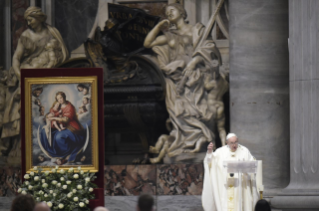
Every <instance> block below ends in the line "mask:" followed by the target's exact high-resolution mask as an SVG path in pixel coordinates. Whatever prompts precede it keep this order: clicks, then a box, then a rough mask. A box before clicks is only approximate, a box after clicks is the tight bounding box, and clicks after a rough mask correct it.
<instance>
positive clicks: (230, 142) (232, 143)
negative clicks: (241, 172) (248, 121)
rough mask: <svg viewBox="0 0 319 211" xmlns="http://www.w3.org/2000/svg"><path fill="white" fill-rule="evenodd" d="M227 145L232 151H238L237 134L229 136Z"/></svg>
mask: <svg viewBox="0 0 319 211" xmlns="http://www.w3.org/2000/svg"><path fill="white" fill-rule="evenodd" d="M227 145H228V146H229V148H230V150H231V151H232V152H236V150H237V148H238V138H237V137H236V136H234V137H231V138H229V139H228V140H227Z"/></svg>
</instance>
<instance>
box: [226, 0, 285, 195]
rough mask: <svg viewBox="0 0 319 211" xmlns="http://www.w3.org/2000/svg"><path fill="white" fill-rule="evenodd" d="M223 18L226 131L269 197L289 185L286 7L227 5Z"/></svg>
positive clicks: (271, 1)
mask: <svg viewBox="0 0 319 211" xmlns="http://www.w3.org/2000/svg"><path fill="white" fill-rule="evenodd" d="M229 14H230V26H229V32H230V114H231V116H230V124H231V125H230V128H231V131H232V132H234V133H236V134H237V135H238V136H239V141H240V143H241V144H243V145H244V146H246V147H248V149H250V151H251V153H252V154H253V155H254V156H255V157H256V158H257V159H258V160H263V178H264V180H263V181H264V186H265V192H264V194H265V195H266V196H273V195H276V194H277V193H278V192H279V191H280V190H281V189H282V188H284V187H286V186H287V185H288V183H289V162H290V161H289V147H290V146H289V57H288V37H289V35H288V1H287V0H285V1H277V0H255V1H252V0H230V1H229Z"/></svg>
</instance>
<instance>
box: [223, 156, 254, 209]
mask: <svg viewBox="0 0 319 211" xmlns="http://www.w3.org/2000/svg"><path fill="white" fill-rule="evenodd" d="M223 166H224V168H225V170H226V172H227V173H228V174H230V176H234V175H235V174H236V176H237V175H238V181H239V182H238V189H239V190H238V192H239V195H238V201H239V204H238V207H239V211H243V210H242V182H241V181H242V174H244V173H247V174H256V173H257V167H258V161H224V163H223ZM227 180H228V178H226V184H227V182H228V181H227Z"/></svg>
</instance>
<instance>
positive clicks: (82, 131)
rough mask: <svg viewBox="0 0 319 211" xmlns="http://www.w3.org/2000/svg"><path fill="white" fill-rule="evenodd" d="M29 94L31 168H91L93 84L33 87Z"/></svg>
mask: <svg viewBox="0 0 319 211" xmlns="http://www.w3.org/2000/svg"><path fill="white" fill-rule="evenodd" d="M30 94H31V95H32V96H31V104H32V106H31V108H30V109H31V119H32V166H55V165H81V166H85V165H88V166H90V165H92V162H93V157H92V156H93V154H92V149H93V147H92V143H93V141H92V109H93V107H92V106H91V102H92V99H91V84H90V83H88V84H84V83H83V84H82V83H76V84H75V83H68V84H32V85H31V93H30ZM93 100H94V99H93ZM95 100H96V99H95Z"/></svg>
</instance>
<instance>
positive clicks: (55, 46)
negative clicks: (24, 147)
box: [0, 7, 69, 165]
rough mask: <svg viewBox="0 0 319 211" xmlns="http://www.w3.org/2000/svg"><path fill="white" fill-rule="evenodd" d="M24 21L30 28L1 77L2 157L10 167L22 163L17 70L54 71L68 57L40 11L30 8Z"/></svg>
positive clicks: (25, 14)
mask: <svg viewBox="0 0 319 211" xmlns="http://www.w3.org/2000/svg"><path fill="white" fill-rule="evenodd" d="M24 18H25V20H26V22H27V24H28V27H29V28H28V29H26V30H25V31H24V32H23V33H22V35H21V37H20V38H19V41H18V45H17V49H16V51H15V53H14V55H13V59H12V67H11V68H10V70H9V71H4V72H3V73H2V77H1V82H2V83H3V84H2V85H3V86H2V87H1V89H2V95H1V98H0V100H1V102H0V103H1V104H3V105H4V107H5V109H4V111H3V119H2V133H1V156H3V157H6V158H7V161H8V163H9V164H11V165H19V164H20V159H21V158H20V157H21V155H20V151H21V149H20V140H21V137H20V109H21V107H20V106H21V105H20V70H21V69H22V68H26V69H28V68H52V67H56V66H58V65H60V64H61V63H63V62H64V61H66V60H67V59H68V57H69V54H68V51H67V49H66V47H65V44H64V42H63V39H62V37H61V35H60V33H59V31H58V30H57V29H56V28H54V27H52V26H50V25H48V24H46V23H45V21H46V18H47V16H46V14H44V13H43V12H42V11H41V9H40V8H38V7H29V8H28V9H27V10H26V11H25V13H24ZM4 86H5V87H6V88H4ZM4 90H5V92H4ZM39 94H41V93H39ZM38 106H40V103H38Z"/></svg>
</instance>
